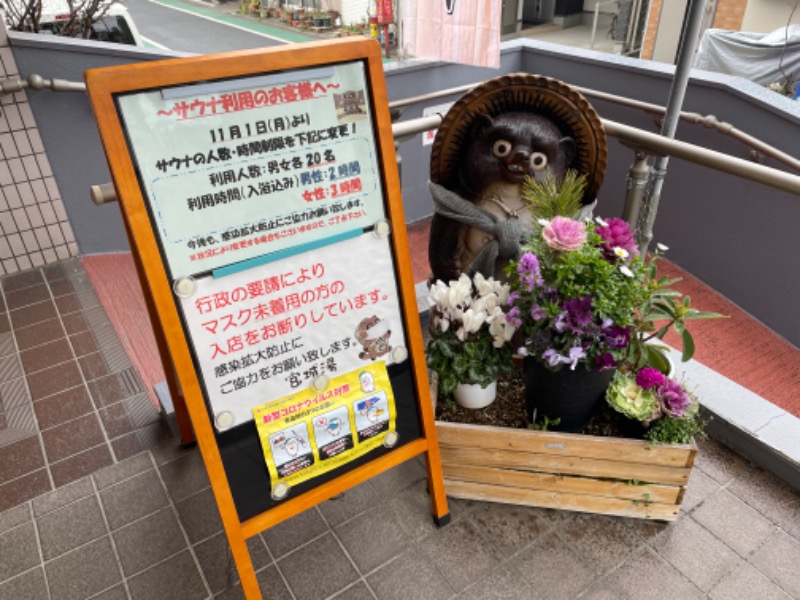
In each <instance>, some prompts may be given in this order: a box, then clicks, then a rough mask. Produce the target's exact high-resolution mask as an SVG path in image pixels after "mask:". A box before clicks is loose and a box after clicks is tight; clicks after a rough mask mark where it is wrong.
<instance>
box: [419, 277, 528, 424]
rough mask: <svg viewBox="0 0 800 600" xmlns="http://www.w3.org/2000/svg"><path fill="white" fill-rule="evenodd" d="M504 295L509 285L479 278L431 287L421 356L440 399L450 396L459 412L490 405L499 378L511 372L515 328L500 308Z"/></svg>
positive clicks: (505, 298)
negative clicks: (428, 331) (427, 331)
mask: <svg viewBox="0 0 800 600" xmlns="http://www.w3.org/2000/svg"><path fill="white" fill-rule="evenodd" d="M508 294H509V288H508V285H506V284H503V283H501V282H498V281H495V280H494V279H493V278H491V277H490V278H488V279H486V278H484V277H483V276H482V275H481V274H480V273H478V274H476V275H475V276H474V278H470V277H468V276H467V275H466V274H462V275H461V277H460V278H459V279H458V280H456V281H450V282H449V283H444V282H443V281H437V282H435V283H434V284H433V285H432V286H431V288H430V294H429V298H428V302H429V304H430V307H431V337H430V340H429V342H428V344H427V348H426V356H427V361H428V366H429V367H430V368H431V369H432V370H433V371H434V372H435V373H436V375H437V377H438V386H439V387H438V393H439V394H440V395H441V396H442V397H447V396H450V395H451V394H452V396H453V397H454V399H455V400H456V402H457V403H459V404H460V405H461V406H464V407H465V408H475V409H478V408H484V407H486V406H488V405H489V404H491V403H492V402H493V401H494V399H495V395H496V389H497V377H498V375H499V374H500V373H504V372H509V371H511V370H513V368H514V366H513V362H512V352H511V346H510V341H511V338H512V336H513V334H514V327H513V325H512V324H511V323H510V322H509V321H508V320H507V319H506V314H505V311H504V308H503V307H504V305H505V304H506V302H507V300H508Z"/></svg>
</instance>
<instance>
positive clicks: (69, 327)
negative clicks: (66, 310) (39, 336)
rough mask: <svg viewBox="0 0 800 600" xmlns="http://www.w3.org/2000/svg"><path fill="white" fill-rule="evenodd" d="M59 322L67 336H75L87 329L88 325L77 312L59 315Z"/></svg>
mask: <svg viewBox="0 0 800 600" xmlns="http://www.w3.org/2000/svg"><path fill="white" fill-rule="evenodd" d="M61 322H62V323H63V324H64V330H65V331H66V332H67V335H75V334H76V333H80V332H81V331H87V330H88V329H89V324H88V323H87V322H86V319H85V318H84V316H83V314H81V313H79V312H74V313H70V314H68V315H61Z"/></svg>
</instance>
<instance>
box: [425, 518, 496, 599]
mask: <svg viewBox="0 0 800 600" xmlns="http://www.w3.org/2000/svg"><path fill="white" fill-rule="evenodd" d="M420 546H421V547H422V549H423V550H424V551H425V553H426V554H427V555H428V558H429V560H430V561H431V562H432V563H433V564H434V566H435V567H436V568H437V569H438V570H439V572H440V573H442V574H443V575H444V578H445V579H446V580H447V583H448V584H450V587H452V588H453V589H454V590H456V591H457V592H460V591H462V590H463V589H464V588H466V587H468V586H470V585H472V584H473V583H475V582H477V581H479V580H481V579H483V577H485V576H486V575H487V573H489V572H490V571H491V570H493V569H495V568H496V567H497V565H498V564H499V561H498V559H497V558H496V557H495V555H494V552H493V551H492V548H491V546H490V545H489V543H488V542H487V541H486V540H485V539H484V538H483V537H482V536H481V534H480V531H479V530H478V528H477V527H476V526H475V524H474V523H472V522H470V521H467V520H461V521H458V522H456V523H451V524H450V525H448V526H447V527H445V528H443V529H442V530H440V531H438V532H437V533H434V534H432V535H430V536H429V537H427V538H425V539H424V540H423V541H422V542H421V543H420Z"/></svg>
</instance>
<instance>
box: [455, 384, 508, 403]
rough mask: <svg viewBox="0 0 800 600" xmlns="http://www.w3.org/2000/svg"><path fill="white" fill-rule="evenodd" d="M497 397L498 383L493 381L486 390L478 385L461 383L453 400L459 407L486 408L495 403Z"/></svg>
mask: <svg viewBox="0 0 800 600" xmlns="http://www.w3.org/2000/svg"><path fill="white" fill-rule="evenodd" d="M495 396H497V381H493V382H492V383H490V384H489V385H487V386H486V387H485V388H484V387H481V386H480V384H477V383H459V384H458V387H457V388H456V389H455V391H454V392H453V398H454V399H455V401H456V403H457V404H458V405H459V406H463V407H464V408H471V409H478V408H486V407H487V406H489V405H490V404H491V403H492V402H494V399H495Z"/></svg>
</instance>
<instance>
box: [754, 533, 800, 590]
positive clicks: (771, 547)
mask: <svg viewBox="0 0 800 600" xmlns="http://www.w3.org/2000/svg"><path fill="white" fill-rule="evenodd" d="M750 563H751V564H753V565H754V566H755V567H756V568H757V569H758V570H759V571H761V572H762V573H763V574H764V575H766V576H767V577H769V578H770V579H771V580H772V581H774V582H775V583H777V584H778V585H780V586H781V587H782V588H783V589H784V590H785V591H787V592H789V593H790V594H796V593H798V591H799V590H800V569H798V565H800V542H798V541H797V540H796V539H794V538H793V537H791V536H790V535H788V534H787V533H785V532H783V531H778V532H776V533H775V534H773V535H772V537H770V538H769V539H768V540H767V541H766V543H764V545H763V546H761V548H759V549H758V550H757V551H756V552H755V553H754V554H753V556H752V557H750Z"/></svg>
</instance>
